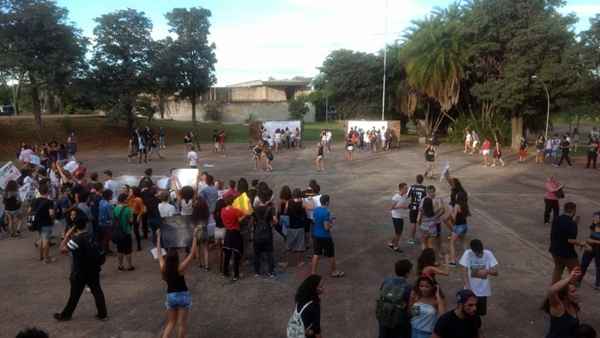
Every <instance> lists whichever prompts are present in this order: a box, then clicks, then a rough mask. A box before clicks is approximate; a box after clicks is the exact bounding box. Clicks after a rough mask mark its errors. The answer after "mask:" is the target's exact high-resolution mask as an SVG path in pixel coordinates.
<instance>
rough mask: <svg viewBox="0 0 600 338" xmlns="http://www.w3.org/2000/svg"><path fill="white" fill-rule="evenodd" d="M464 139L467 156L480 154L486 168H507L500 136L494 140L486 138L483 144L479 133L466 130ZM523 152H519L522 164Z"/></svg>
mask: <svg viewBox="0 0 600 338" xmlns="http://www.w3.org/2000/svg"><path fill="white" fill-rule="evenodd" d="M464 133H465V138H464V150H463V152H464V153H465V154H470V155H474V154H478V153H480V154H481V156H482V157H483V165H484V166H486V167H496V166H497V165H500V166H503V167H504V166H505V162H504V159H503V158H502V155H503V154H502V144H501V143H500V140H499V137H498V135H494V140H493V142H492V140H491V139H490V138H489V137H484V138H483V142H482V141H481V138H480V136H479V134H478V133H477V131H475V130H474V129H473V130H471V129H469V128H465V131H464ZM521 155H522V152H521V151H520V152H519V162H521V158H522V157H521Z"/></svg>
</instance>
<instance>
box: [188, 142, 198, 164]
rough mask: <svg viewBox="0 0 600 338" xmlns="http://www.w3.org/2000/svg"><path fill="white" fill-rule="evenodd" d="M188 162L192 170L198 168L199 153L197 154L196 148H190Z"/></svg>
mask: <svg viewBox="0 0 600 338" xmlns="http://www.w3.org/2000/svg"><path fill="white" fill-rule="evenodd" d="M187 160H188V163H189V165H190V168H193V169H196V168H198V153H197V152H196V147H194V146H192V147H191V148H190V151H189V152H188V153H187Z"/></svg>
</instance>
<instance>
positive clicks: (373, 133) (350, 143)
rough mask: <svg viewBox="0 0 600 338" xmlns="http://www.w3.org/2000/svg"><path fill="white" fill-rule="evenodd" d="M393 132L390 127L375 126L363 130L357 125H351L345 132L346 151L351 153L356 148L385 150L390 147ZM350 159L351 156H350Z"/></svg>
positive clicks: (373, 150)
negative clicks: (379, 127)
mask: <svg viewBox="0 0 600 338" xmlns="http://www.w3.org/2000/svg"><path fill="white" fill-rule="evenodd" d="M393 138H394V132H393V131H392V130H391V129H390V128H387V129H386V128H385V127H381V129H377V128H375V127H373V128H371V129H367V130H364V129H362V128H358V127H352V128H350V130H349V131H348V133H347V134H346V151H348V152H349V153H352V152H353V151H354V150H355V149H356V150H370V151H372V152H377V151H379V150H383V151H387V150H390V149H391V148H392V141H393ZM350 159H351V158H350Z"/></svg>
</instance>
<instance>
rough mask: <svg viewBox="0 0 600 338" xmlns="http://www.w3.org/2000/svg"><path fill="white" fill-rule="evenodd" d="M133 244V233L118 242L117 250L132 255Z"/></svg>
mask: <svg viewBox="0 0 600 338" xmlns="http://www.w3.org/2000/svg"><path fill="white" fill-rule="evenodd" d="M132 245H133V240H132V238H131V234H128V235H125V236H124V237H123V239H122V240H120V241H119V242H118V243H117V252H118V253H120V254H123V255H130V254H131V251H132V250H131V247H132Z"/></svg>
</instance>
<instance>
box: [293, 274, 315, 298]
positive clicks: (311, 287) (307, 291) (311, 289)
mask: <svg viewBox="0 0 600 338" xmlns="http://www.w3.org/2000/svg"><path fill="white" fill-rule="evenodd" d="M319 283H321V276H319V275H310V276H308V277H306V279H305V280H304V281H303V282H302V284H300V286H299V287H298V291H297V292H296V297H295V300H296V304H306V303H308V302H309V301H311V300H312V301H313V302H315V303H318V302H319V290H318V288H319Z"/></svg>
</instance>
